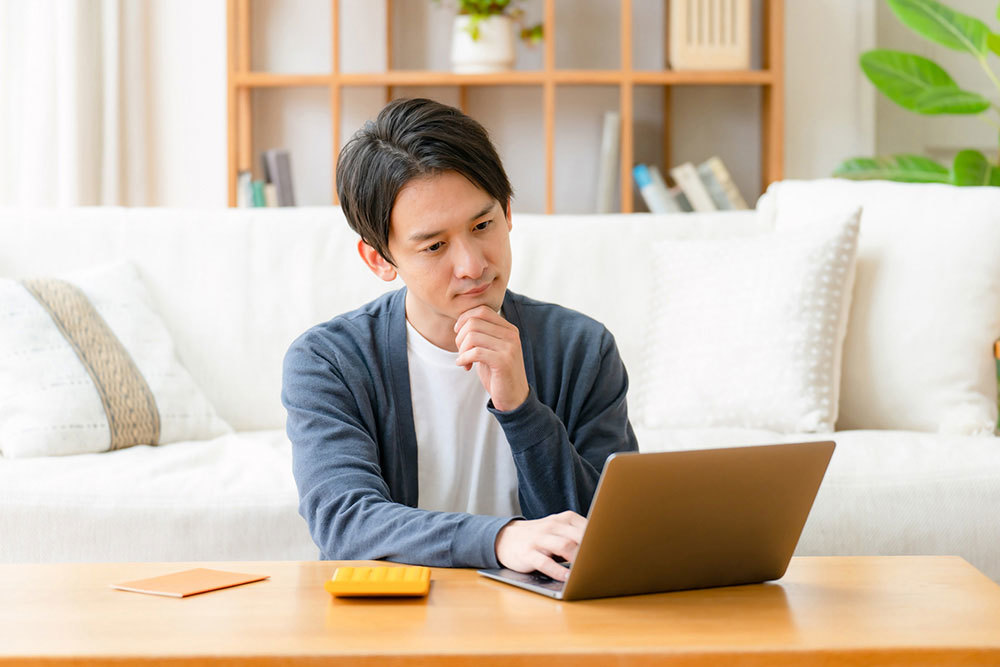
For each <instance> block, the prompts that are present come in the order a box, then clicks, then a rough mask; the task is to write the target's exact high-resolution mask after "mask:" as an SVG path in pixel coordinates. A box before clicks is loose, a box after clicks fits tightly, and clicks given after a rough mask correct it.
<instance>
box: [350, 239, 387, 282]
mask: <svg viewBox="0 0 1000 667" xmlns="http://www.w3.org/2000/svg"><path fill="white" fill-rule="evenodd" d="M358 254H359V255H361V260H362V261H363V262H364V263H365V264H367V265H368V268H369V269H371V270H372V273H374V274H375V275H376V276H378V277H379V278H381V279H382V280H384V281H386V282H392V281H393V280H395V279H396V267H394V266H393V265H392V264H390V263H389V262H388V260H386V258H385V257H383V256H382V255H380V254H378V250H376V249H375V248H373V247H371V246H370V245H368V244H367V243H365V241H364V239H358Z"/></svg>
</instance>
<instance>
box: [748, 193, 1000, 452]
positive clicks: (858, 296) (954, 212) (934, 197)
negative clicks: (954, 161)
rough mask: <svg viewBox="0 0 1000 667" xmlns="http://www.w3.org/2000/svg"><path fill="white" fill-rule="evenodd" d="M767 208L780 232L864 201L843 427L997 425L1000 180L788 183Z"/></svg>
mask: <svg viewBox="0 0 1000 667" xmlns="http://www.w3.org/2000/svg"><path fill="white" fill-rule="evenodd" d="M758 206H759V208H760V211H761V213H762V215H763V216H764V217H773V219H774V222H775V225H776V228H778V229H784V228H794V227H799V226H802V225H807V224H809V221H810V220H812V219H813V218H814V213H815V212H816V211H836V210H852V209H853V208H856V207H858V206H861V207H862V208H863V212H862V214H861V234H860V237H859V242H858V243H859V247H858V268H857V279H856V281H855V290H854V302H853V305H852V307H851V315H850V324H849V326H848V329H847V338H846V341H845V347H844V367H843V381H842V383H841V389H840V419H839V421H838V423H837V428H838V429H845V430H846V429H903V430H917V431H940V432H944V433H965V434H976V433H980V434H986V433H992V432H993V431H994V428H995V425H996V423H997V396H996V392H997V386H996V378H995V377H994V375H995V369H994V364H993V358H992V346H993V341H995V340H996V339H997V338H1000V188H991V187H980V188H975V187H973V188H959V187H954V186H950V185H939V184H911V183H889V182H881V181H872V182H853V181H845V180H834V179H828V180H821V181H785V182H781V183H775V184H773V185H772V186H771V187H770V188H769V189H768V191H767V193H766V194H765V196H764V197H763V198H762V199H761V201H760V202H759V204H758Z"/></svg>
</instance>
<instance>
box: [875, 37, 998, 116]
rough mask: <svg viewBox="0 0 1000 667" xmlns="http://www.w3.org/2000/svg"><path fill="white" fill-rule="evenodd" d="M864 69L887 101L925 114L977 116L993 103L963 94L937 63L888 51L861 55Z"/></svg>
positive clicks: (980, 96)
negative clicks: (976, 114)
mask: <svg viewBox="0 0 1000 667" xmlns="http://www.w3.org/2000/svg"><path fill="white" fill-rule="evenodd" d="M861 69H863V70H864V72H865V75H866V76H867V77H868V79H869V80H870V81H871V82H872V83H873V84H875V87H876V88H878V89H879V91H881V92H882V94H884V95H885V96H886V97H888V98H889V99H891V100H892V101H893V102H895V103H896V104H898V105H899V106H901V107H903V108H904V109H909V110H910V111H916V112H917V113H923V114H942V113H952V114H975V113H980V112H982V111H985V110H986V109H988V108H989V106H990V101H989V100H988V99H986V98H985V97H983V96H982V95H980V94H978V93H973V92H970V91H965V90H962V89H961V88H959V87H958V84H957V83H955V81H954V79H952V78H951V77H950V76H949V75H948V73H947V72H945V71H944V70H943V69H941V67H940V66H938V65H937V64H936V63H934V62H932V61H930V60H928V59H927V58H923V57H921V56H917V55H914V54H912V53H902V52H900V51H891V50H889V49H875V50H873V51H866V52H865V53H863V54H861Z"/></svg>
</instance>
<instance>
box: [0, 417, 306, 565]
mask: <svg viewBox="0 0 1000 667" xmlns="http://www.w3.org/2000/svg"><path fill="white" fill-rule="evenodd" d="M297 508H298V494H297V492H296V489H295V482H294V480H293V479H292V473H291V445H290V443H289V442H288V440H287V438H286V437H285V435H284V432H283V431H260V432H247V433H239V434H229V435H224V436H221V437H219V438H216V439H214V440H207V441H201V442H180V443H176V444H173V445H170V446H169V447H149V446H145V445H140V446H136V447H130V448H128V449H123V450H119V451H115V452H107V453H102V454H80V455H75V456H62V457H47V458H33V459H27V458H26V459H2V458H0V535H2V536H3V539H0V562H54V561H176V560H314V559H316V558H317V557H318V555H319V551H318V549H317V548H316V547H315V545H314V544H313V542H312V539H311V537H310V536H309V531H308V529H307V527H306V523H305V521H304V520H303V519H302V518H301V517H300V516H299V515H298V509H297Z"/></svg>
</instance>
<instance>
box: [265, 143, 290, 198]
mask: <svg viewBox="0 0 1000 667" xmlns="http://www.w3.org/2000/svg"><path fill="white" fill-rule="evenodd" d="M260 162H261V168H262V170H263V172H264V182H265V183H269V184H271V185H273V186H274V191H275V196H274V202H275V203H274V204H271V203H268V204H267V205H268V206H295V191H294V188H293V187H292V163H291V158H290V157H289V153H288V151H287V150H286V149H284V148H272V149H270V150H266V151H264V152H263V153H261V154H260Z"/></svg>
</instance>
